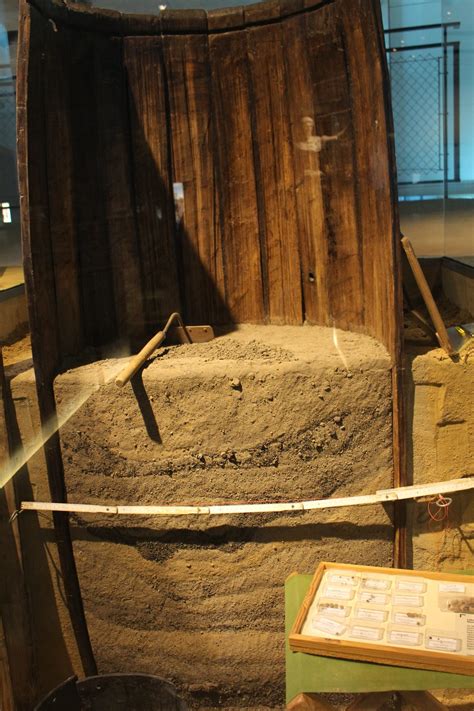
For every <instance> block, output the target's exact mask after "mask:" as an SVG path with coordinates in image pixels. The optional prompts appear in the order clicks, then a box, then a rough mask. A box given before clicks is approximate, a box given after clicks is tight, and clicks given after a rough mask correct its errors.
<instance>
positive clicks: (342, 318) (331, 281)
mask: <svg viewBox="0 0 474 711" xmlns="http://www.w3.org/2000/svg"><path fill="white" fill-rule="evenodd" d="M306 37H307V46H308V55H309V64H310V71H311V77H312V86H313V100H314V115H313V116H311V118H312V119H313V120H314V135H315V136H316V137H318V138H315V139H311V138H310V139H307V142H308V143H309V142H310V141H311V140H313V142H314V146H315V149H316V150H317V151H318V155H319V170H320V171H321V173H320V180H321V186H322V197H323V204H324V219H325V226H326V229H325V239H326V249H327V260H328V261H327V272H326V276H327V289H328V311H329V318H330V322H332V324H333V325H335V326H337V327H339V328H344V329H353V330H354V329H356V330H359V329H362V328H363V326H364V302H363V283H362V264H361V263H362V254H361V243H360V233H359V224H358V216H357V212H356V195H355V181H356V176H355V166H354V155H353V140H354V137H353V133H352V112H351V97H350V88H349V84H348V79H347V74H346V66H345V61H346V59H345V46H344V42H343V38H342V35H341V27H340V25H339V23H338V21H337V17H336V12H335V7H334V6H332V5H330V6H327V7H323V8H321V9H318V10H315V11H313V12H309V13H307V14H306Z"/></svg>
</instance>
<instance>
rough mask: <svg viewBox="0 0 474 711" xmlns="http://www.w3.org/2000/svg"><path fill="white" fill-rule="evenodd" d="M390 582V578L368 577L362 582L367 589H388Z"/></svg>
mask: <svg viewBox="0 0 474 711" xmlns="http://www.w3.org/2000/svg"><path fill="white" fill-rule="evenodd" d="M391 584H392V581H391V580H378V579H376V578H368V579H367V580H364V582H363V586H364V588H367V589H369V590H388V589H389V588H390V586H391Z"/></svg>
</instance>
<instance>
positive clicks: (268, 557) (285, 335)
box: [55, 327, 393, 708]
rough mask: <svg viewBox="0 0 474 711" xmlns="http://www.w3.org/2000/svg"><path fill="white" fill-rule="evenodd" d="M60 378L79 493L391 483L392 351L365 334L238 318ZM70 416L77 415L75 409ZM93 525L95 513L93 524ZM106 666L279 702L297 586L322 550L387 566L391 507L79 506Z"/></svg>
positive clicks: (227, 700)
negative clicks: (171, 510) (132, 366)
mask: <svg viewBox="0 0 474 711" xmlns="http://www.w3.org/2000/svg"><path fill="white" fill-rule="evenodd" d="M126 362H127V360H126V359H122V360H107V361H102V362H100V363H95V364H92V365H86V366H82V367H80V368H75V369H73V370H70V371H68V372H66V373H63V374H62V375H60V376H59V377H58V378H57V379H56V383H55V392H56V398H57V402H58V409H59V412H60V414H61V413H62V414H66V413H69V412H70V410H71V403H72V404H74V403H78V404H80V403H82V402H83V401H85V402H84V404H82V405H81V406H80V407H79V408H78V410H77V412H76V413H75V414H74V415H73V416H72V417H71V418H70V419H69V421H68V422H67V423H66V424H65V425H64V426H63V428H62V430H61V444H62V449H63V457H64V464H65V472H66V482H67V488H68V496H69V500H70V501H76V502H90V503H93V502H97V503H99V502H101V503H103V502H104V503H105V502H106V503H129V504H147V503H148V504H151V503H155V504H158V503H174V504H183V503H193V504H203V503H220V502H222V503H231V502H237V501H245V502H260V501H294V500H302V499H312V498H320V497H328V496H336V495H340V496H342V495H351V494H362V493H372V492H375V491H376V489H380V488H387V487H389V486H391V485H392V464H391V457H392V448H391V436H392V435H391V395H390V394H391V379H390V361H389V357H388V355H387V353H386V352H385V350H384V348H383V347H382V346H381V345H379V344H378V343H376V342H375V341H374V340H372V339H371V338H369V337H366V336H362V335H356V334H351V333H343V332H339V331H337V332H336V331H333V330H332V329H325V328H317V327H303V328H301V327H297V328H291V327H280V328H277V327H243V328H239V329H238V330H237V331H235V332H233V333H230V334H227V335H223V336H222V337H220V338H218V339H216V340H215V341H213V342H211V343H208V344H200V345H197V344H196V345H193V346H189V345H185V346H176V347H167V348H165V349H163V350H162V351H161V352H160V353H159V355H158V356H157V357H155V358H154V359H153V360H151V362H149V364H148V367H147V368H145V370H144V371H143V373H142V378H138V379H137V380H135V382H134V383H133V386H132V385H127V386H125V387H124V388H123V389H121V390H120V389H118V388H117V387H116V386H115V385H114V383H113V377H115V375H116V374H117V373H118V371H119V370H120V369H121V368H122V367H123V366H124V365H125V363H126ZM73 409H74V408H73ZM86 519H87V520H86ZM72 532H73V537H74V550H75V555H76V560H77V565H78V570H79V575H80V581H81V586H82V591H83V596H84V602H85V606H86V612H87V618H88V622H89V627H90V632H91V636H92V642H93V646H94V649H95V651H96V654H97V658H98V663H99V667H100V669H101V670H102V671H103V672H112V671H118V670H120V671H135V672H148V673H155V674H159V675H160V676H164V677H165V678H167V679H170V680H171V681H173V682H174V683H175V684H176V685H177V686H178V687H179V688H180V689H181V690H182V691H183V692H184V693H185V695H186V697H187V699H188V701H190V703H191V704H192V705H193V706H195V707H196V708H204V707H216V706H218V707H222V706H243V707H245V706H251V707H258V705H262V706H269V707H271V708H279V707H281V705H282V704H283V700H284V634H283V624H284V605H283V601H284V581H285V578H286V577H287V575H289V574H290V573H291V572H293V571H295V570H297V571H300V572H308V571H309V572H310V571H313V570H314V569H315V568H316V566H317V564H318V563H319V562H320V561H321V560H330V561H340V562H354V563H367V564H372V565H391V564H392V539H393V530H392V525H391V522H390V520H389V518H388V516H387V514H386V513H385V512H384V510H383V508H382V507H364V508H357V509H355V508H351V509H335V510H332V511H326V512H305V513H292V514H277V513H273V514H251V515H225V516H215V517H209V516H201V517H199V516H194V517H189V516H186V517H169V516H168V517H160V518H157V517H154V518H153V517H143V516H140V517H132V516H129V517H121V518H120V519H118V518H110V517H107V516H94V517H91V516H87V517H81V516H74V517H73V520H72Z"/></svg>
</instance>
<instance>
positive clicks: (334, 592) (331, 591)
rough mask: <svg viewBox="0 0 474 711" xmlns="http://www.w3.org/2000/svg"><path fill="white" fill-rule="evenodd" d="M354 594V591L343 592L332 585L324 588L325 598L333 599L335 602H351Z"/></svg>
mask: <svg viewBox="0 0 474 711" xmlns="http://www.w3.org/2000/svg"><path fill="white" fill-rule="evenodd" d="M353 594H354V593H353V591H352V590H341V589H340V588H333V587H331V586H330V585H327V586H326V587H325V588H324V597H332V598H333V599H334V600H350V599H351V598H352V596H353Z"/></svg>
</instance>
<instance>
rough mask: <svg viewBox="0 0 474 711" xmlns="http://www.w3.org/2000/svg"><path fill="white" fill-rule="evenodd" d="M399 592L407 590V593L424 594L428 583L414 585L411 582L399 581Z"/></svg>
mask: <svg viewBox="0 0 474 711" xmlns="http://www.w3.org/2000/svg"><path fill="white" fill-rule="evenodd" d="M397 590H405V591H406V592H414V593H423V592H425V590H426V583H414V582H412V581H411V580H399V581H398V582H397Z"/></svg>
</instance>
